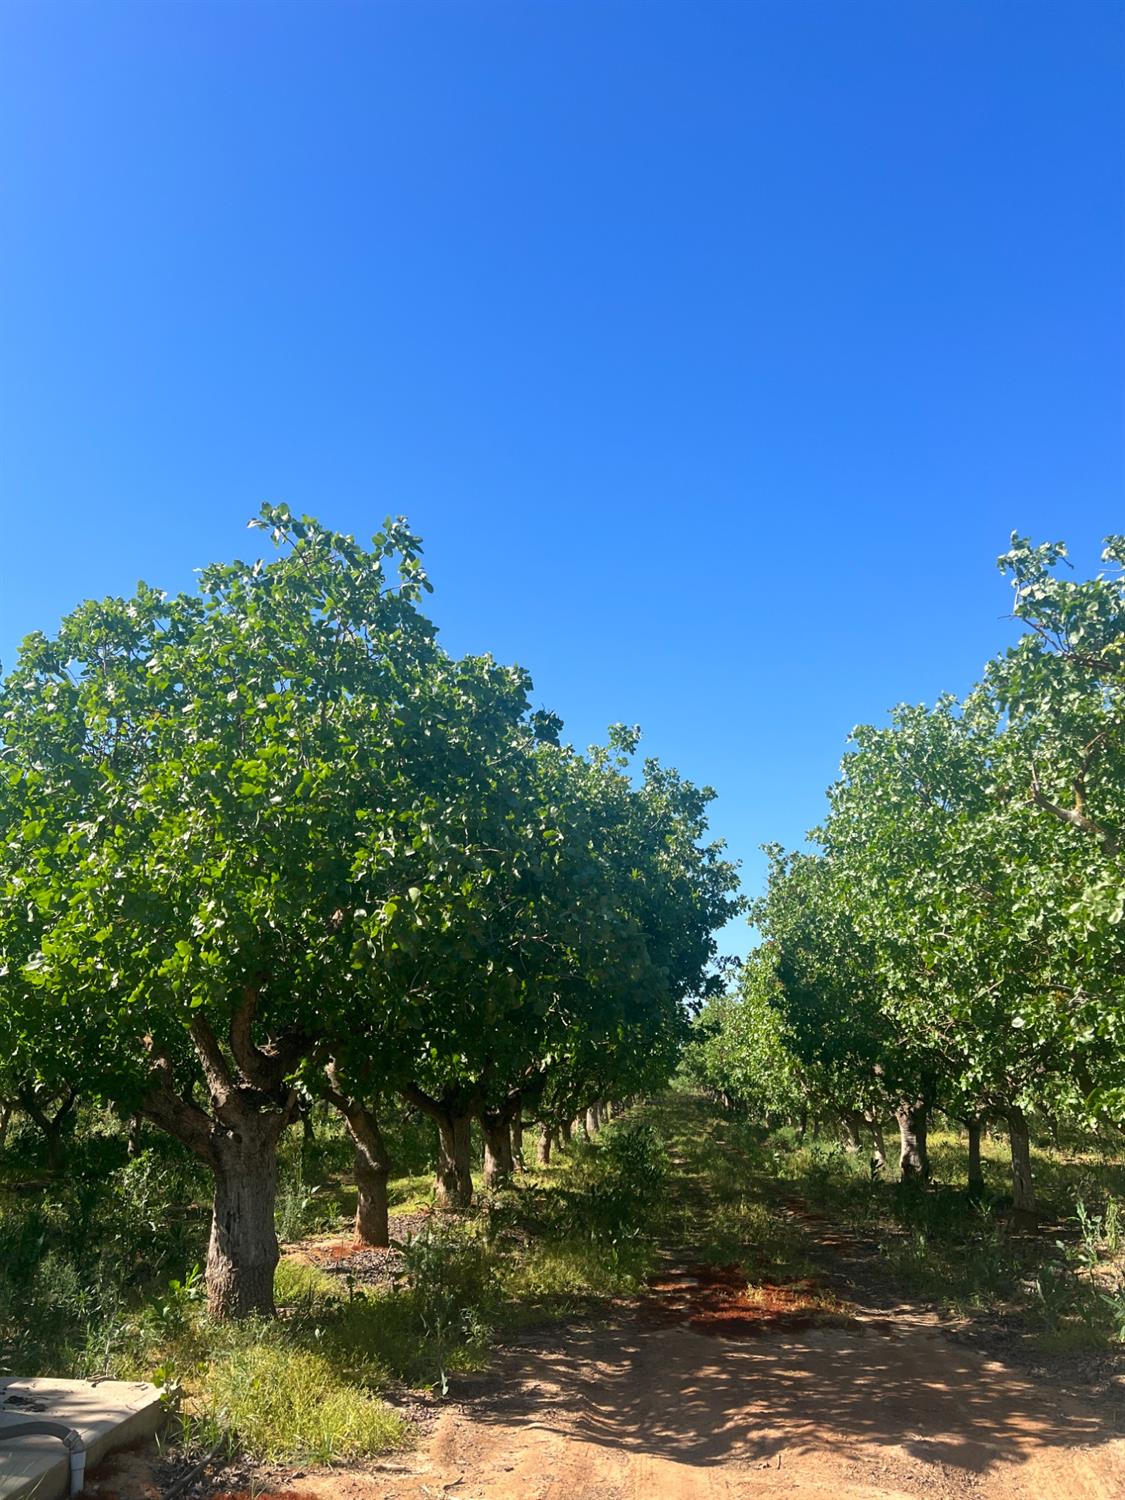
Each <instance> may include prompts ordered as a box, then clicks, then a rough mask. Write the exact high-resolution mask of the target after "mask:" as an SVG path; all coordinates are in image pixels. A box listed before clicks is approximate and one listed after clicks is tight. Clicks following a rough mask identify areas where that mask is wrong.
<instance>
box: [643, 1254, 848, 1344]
mask: <svg viewBox="0 0 1125 1500" xmlns="http://www.w3.org/2000/svg"><path fill="white" fill-rule="evenodd" d="M648 1293H649V1295H648V1297H647V1298H646V1300H645V1302H644V1303H643V1304H642V1306H641V1309H640V1315H641V1317H642V1319H643V1320H646V1321H648V1320H650V1321H654V1322H657V1323H661V1322H663V1323H686V1324H687V1326H688V1327H689V1328H694V1329H695V1330H696V1331H697V1332H699V1333H712V1334H716V1335H721V1336H722V1337H723V1338H754V1337H759V1336H761V1335H762V1334H766V1333H776V1332H777V1331H778V1330H780V1329H783V1328H784V1329H789V1328H809V1327H811V1326H812V1325H813V1324H814V1323H818V1322H821V1323H822V1322H825V1321H828V1320H830V1319H831V1320H835V1321H839V1319H840V1318H841V1317H845V1316H846V1306H845V1304H844V1303H843V1302H841V1301H840V1299H839V1298H838V1297H836V1296H835V1295H834V1294H833V1293H832V1292H830V1291H829V1290H828V1289H827V1288H826V1287H825V1286H824V1285H823V1284H822V1283H821V1282H820V1281H819V1280H818V1279H816V1278H814V1277H808V1276H806V1277H801V1278H800V1279H797V1280H793V1281H785V1282H774V1281H765V1282H755V1283H754V1284H753V1285H750V1283H749V1282H748V1280H747V1277H746V1273H745V1271H744V1270H743V1268H742V1267H741V1266H740V1265H739V1264H738V1263H737V1262H734V1263H732V1264H729V1265H709V1264H706V1263H699V1264H693V1265H688V1266H682V1267H681V1266H674V1267H671V1268H669V1269H666V1270H664V1271H663V1272H661V1273H660V1274H659V1275H657V1276H654V1277H653V1278H652V1280H651V1281H650V1282H649V1285H648Z"/></svg>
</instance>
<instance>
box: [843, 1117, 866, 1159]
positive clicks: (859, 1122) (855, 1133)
mask: <svg viewBox="0 0 1125 1500" xmlns="http://www.w3.org/2000/svg"><path fill="white" fill-rule="evenodd" d="M840 1124H841V1125H842V1126H843V1127H844V1150H845V1151H846V1152H848V1154H849V1155H854V1154H855V1153H856V1152H857V1151H858V1150H859V1148H860V1144H861V1143H860V1137H859V1132H860V1130H861V1128H862V1126H863V1116H862V1115H861V1114H860V1113H859V1111H858V1110H854V1109H852V1110H848V1111H847V1112H846V1113H845V1114H842V1115H841V1116H840Z"/></svg>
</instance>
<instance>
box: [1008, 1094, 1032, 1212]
mask: <svg viewBox="0 0 1125 1500" xmlns="http://www.w3.org/2000/svg"><path fill="white" fill-rule="evenodd" d="M1005 1118H1006V1119H1007V1122H1008V1142H1009V1145H1010V1146H1011V1152H1012V1208H1013V1209H1014V1210H1015V1212H1016V1213H1017V1214H1025V1215H1028V1216H1033V1215H1034V1214H1035V1183H1034V1182H1033V1180H1032V1176H1031V1138H1030V1135H1029V1133H1028V1128H1027V1119H1026V1117H1025V1115H1024V1112H1023V1110H1022V1109H1017V1108H1015V1107H1013V1108H1012V1109H1009V1110H1008V1111H1007V1112H1006V1116H1005Z"/></svg>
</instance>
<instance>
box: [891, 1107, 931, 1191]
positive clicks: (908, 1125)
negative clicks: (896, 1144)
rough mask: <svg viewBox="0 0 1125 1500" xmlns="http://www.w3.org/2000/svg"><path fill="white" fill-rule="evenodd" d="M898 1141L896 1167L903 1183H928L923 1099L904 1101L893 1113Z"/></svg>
mask: <svg viewBox="0 0 1125 1500" xmlns="http://www.w3.org/2000/svg"><path fill="white" fill-rule="evenodd" d="M895 1118H896V1119H897V1121H898V1133H899V1141H900V1149H899V1158H898V1165H899V1171H900V1173H901V1174H902V1180H903V1182H928V1181H929V1178H930V1156H929V1151H928V1150H927V1146H926V1134H927V1111H926V1103H925V1100H923V1099H909V1100H907V1099H904V1100H903V1102H902V1103H901V1104H900V1105H899V1107H898V1109H897V1110H896V1111H895Z"/></svg>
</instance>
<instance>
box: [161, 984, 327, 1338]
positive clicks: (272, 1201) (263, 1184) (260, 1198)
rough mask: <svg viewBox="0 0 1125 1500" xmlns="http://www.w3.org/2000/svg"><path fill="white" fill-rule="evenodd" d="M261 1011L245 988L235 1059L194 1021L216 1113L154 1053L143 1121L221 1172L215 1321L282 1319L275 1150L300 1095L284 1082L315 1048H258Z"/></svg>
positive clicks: (213, 1250) (234, 1029)
mask: <svg viewBox="0 0 1125 1500" xmlns="http://www.w3.org/2000/svg"><path fill="white" fill-rule="evenodd" d="M257 1006H258V991H257V990H256V989H255V988H253V987H252V986H250V985H247V986H245V988H244V990H243V993H242V996H241V999H240V1001H239V1003H238V1005H237V1006H236V1007H235V1010H234V1014H233V1016H232V1017H231V1021H230V1030H229V1034H228V1038H227V1041H228V1044H229V1048H230V1056H229V1057H228V1055H227V1053H226V1052H225V1051H224V1049H223V1047H222V1046H220V1044H219V1039H218V1036H217V1035H216V1033H215V1031H214V1030H213V1029H212V1026H211V1024H210V1022H209V1020H208V1019H207V1016H206V1014H205V1013H204V1012H203V1011H202V1010H200V1011H198V1012H196V1014H195V1016H194V1018H193V1020H192V1022H191V1027H190V1030H191V1040H192V1044H193V1046H194V1048H195V1053H196V1056H197V1058H198V1059H199V1063H200V1066H201V1068H202V1072H203V1077H204V1080H205V1082H206V1084H207V1092H208V1096H209V1109H204V1108H203V1107H201V1106H200V1105H199V1104H198V1103H196V1101H195V1099H194V1097H193V1094H192V1091H191V1089H190V1088H189V1089H188V1090H187V1092H181V1091H180V1090H179V1088H178V1087H177V1077H176V1071H175V1069H174V1068H173V1066H172V1063H171V1060H170V1058H169V1057H168V1056H167V1055H165V1054H163V1053H161V1052H160V1051H158V1050H157V1049H156V1048H155V1047H153V1048H152V1051H151V1064H152V1066H151V1072H150V1087H149V1091H148V1093H147V1094H146V1095H145V1098H144V1101H143V1103H142V1106H141V1113H142V1114H143V1115H144V1117H145V1119H147V1120H151V1121H152V1123H153V1124H154V1125H158V1126H159V1127H160V1129H161V1130H166V1131H168V1133H169V1134H170V1135H173V1136H175V1137H176V1139H177V1140H179V1141H181V1142H182V1143H183V1144H184V1145H185V1146H187V1147H188V1149H189V1150H190V1151H192V1152H194V1154H195V1155H196V1156H197V1157H198V1158H199V1159H200V1161H203V1162H205V1163H206V1164H207V1166H208V1167H210V1169H211V1172H212V1174H213V1177H214V1197H213V1202H212V1212H211V1240H210V1244H209V1246H208V1250H207V1304H208V1309H209V1311H210V1313H211V1316H212V1317H214V1318H247V1317H251V1316H254V1315H261V1316H263V1317H269V1316H272V1314H273V1312H274V1302H273V1273H274V1269H275V1268H276V1266H277V1262H278V1253H279V1252H278V1247H277V1232H276V1230H275V1228H274V1209H275V1205H276V1202H277V1145H278V1142H279V1141H280V1139H281V1136H282V1134H283V1132H284V1131H285V1130H286V1129H287V1128H288V1126H289V1125H290V1124H291V1123H292V1122H293V1120H294V1119H295V1118H296V1114H297V1104H298V1099H297V1091H296V1090H295V1089H294V1088H291V1087H290V1086H288V1084H287V1083H286V1079H287V1078H288V1077H290V1076H291V1074H292V1070H293V1067H294V1064H295V1063H296V1062H297V1060H298V1059H299V1058H300V1057H301V1056H302V1055H304V1054H305V1052H306V1049H307V1041H306V1039H305V1038H304V1037H303V1036H302V1035H300V1034H293V1035H291V1036H287V1037H273V1038H271V1040H270V1042H269V1044H268V1046H267V1047H264V1048H263V1047H259V1046H258V1045H257V1044H256V1043H255V1041H254V1038H253V1029H254V1022H255V1017H256V1014H257ZM231 1058H233V1063H232V1061H231Z"/></svg>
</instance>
